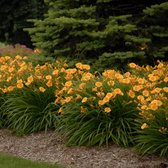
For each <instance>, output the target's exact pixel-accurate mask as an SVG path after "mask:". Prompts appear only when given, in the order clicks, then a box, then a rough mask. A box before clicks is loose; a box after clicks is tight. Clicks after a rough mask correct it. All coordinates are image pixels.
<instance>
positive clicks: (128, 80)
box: [120, 78, 130, 84]
mask: <svg viewBox="0 0 168 168" xmlns="http://www.w3.org/2000/svg"><path fill="white" fill-rule="evenodd" d="M120 83H125V84H129V83H130V79H129V78H126V79H121V80H120Z"/></svg>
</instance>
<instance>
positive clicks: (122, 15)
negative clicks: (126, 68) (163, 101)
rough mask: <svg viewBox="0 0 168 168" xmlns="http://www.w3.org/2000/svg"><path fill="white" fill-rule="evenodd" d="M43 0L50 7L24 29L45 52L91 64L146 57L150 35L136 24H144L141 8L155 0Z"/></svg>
mask: <svg viewBox="0 0 168 168" xmlns="http://www.w3.org/2000/svg"><path fill="white" fill-rule="evenodd" d="M156 2H160V1H159V0H156V1H155V3H156ZM46 3H47V4H48V5H49V10H48V12H47V14H46V15H45V18H44V19H43V20H34V25H35V27H34V28H30V29H27V30H28V31H29V33H30V34H31V37H32V41H33V42H34V44H35V45H36V46H37V47H38V48H42V49H44V51H45V52H46V54H47V55H49V56H53V57H59V56H64V57H69V58H71V59H74V58H78V59H81V60H82V59H85V60H86V59H87V60H90V59H93V60H94V61H95V62H96V63H95V64H94V65H95V66H99V67H100V66H101V67H102V68H109V67H111V66H112V64H113V65H116V64H117V65H121V66H123V65H124V64H125V63H127V62H128V61H135V60H136V61H138V62H140V61H141V62H144V60H145V59H146V48H145V47H146V46H147V45H148V44H150V43H151V42H152V39H151V37H150V36H148V35H147V36H145V35H144V32H143V31H142V29H140V28H139V25H141V24H143V23H141V22H143V21H141V20H140V18H141V17H143V12H142V10H143V9H145V8H146V7H150V5H151V4H155V3H154V2H152V1H148V2H146V1H143V0H138V1H136V2H135V1H133V0H132V1H123V0H118V1H117V0H92V1H89V0H82V1H81V0H73V1H72V0H46ZM145 14H146V13H145ZM144 21H145V19H144ZM146 31H148V30H147V29H146Z"/></svg>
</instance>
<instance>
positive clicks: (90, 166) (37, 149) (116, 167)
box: [0, 129, 168, 168]
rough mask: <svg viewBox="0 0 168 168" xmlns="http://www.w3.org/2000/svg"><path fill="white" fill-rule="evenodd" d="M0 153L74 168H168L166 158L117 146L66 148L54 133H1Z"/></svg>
mask: <svg viewBox="0 0 168 168" xmlns="http://www.w3.org/2000/svg"><path fill="white" fill-rule="evenodd" d="M0 152H1V153H9V154H13V155H15V156H20V157H23V158H26V159H31V160H38V161H45V162H49V163H53V164H54V163H59V164H63V165H66V166H67V167H71V166H72V167H75V168H168V158H159V157H157V156H155V155H151V156H143V157H142V156H140V155H138V154H137V153H136V152H135V151H134V150H133V149H132V148H122V147H119V146H117V145H109V146H108V147H106V146H101V147H99V146H95V147H67V146H66V145H65V142H64V140H63V139H61V137H60V136H58V134H56V133H55V132H53V131H49V132H47V133H44V132H39V133H33V134H31V135H28V136H22V137H19V136H16V135H14V134H12V133H11V132H10V131H9V130H6V129H1V130H0Z"/></svg>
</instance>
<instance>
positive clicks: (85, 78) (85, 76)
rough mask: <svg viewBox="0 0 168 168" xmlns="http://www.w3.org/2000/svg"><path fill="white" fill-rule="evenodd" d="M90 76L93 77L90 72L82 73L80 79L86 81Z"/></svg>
mask: <svg viewBox="0 0 168 168" xmlns="http://www.w3.org/2000/svg"><path fill="white" fill-rule="evenodd" d="M91 78H93V75H92V74H91V73H89V72H88V73H84V74H83V75H82V78H81V81H88V80H90V79H91Z"/></svg>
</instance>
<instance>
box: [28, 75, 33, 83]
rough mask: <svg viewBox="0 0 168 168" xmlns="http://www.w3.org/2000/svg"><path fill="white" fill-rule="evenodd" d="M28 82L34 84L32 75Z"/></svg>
mask: <svg viewBox="0 0 168 168" xmlns="http://www.w3.org/2000/svg"><path fill="white" fill-rule="evenodd" d="M27 81H28V82H30V83H31V82H33V76H32V75H31V76H29V77H28V78H27Z"/></svg>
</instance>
